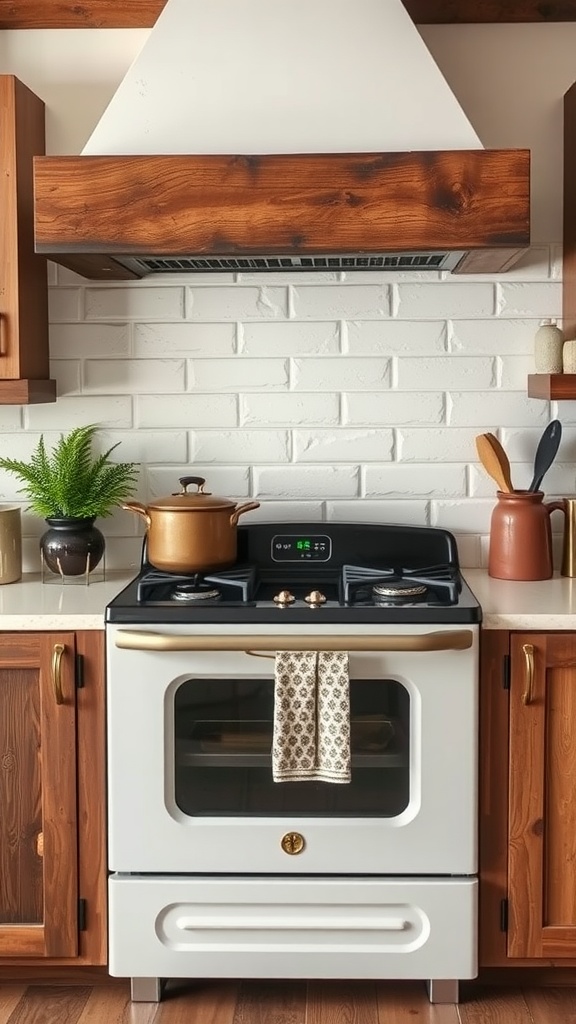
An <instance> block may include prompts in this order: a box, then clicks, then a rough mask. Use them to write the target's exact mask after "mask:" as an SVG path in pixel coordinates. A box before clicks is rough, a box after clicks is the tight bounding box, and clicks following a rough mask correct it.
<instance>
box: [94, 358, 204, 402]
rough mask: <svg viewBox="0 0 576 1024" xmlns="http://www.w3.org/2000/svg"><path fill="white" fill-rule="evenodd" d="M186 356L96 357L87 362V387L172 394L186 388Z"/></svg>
mask: <svg viewBox="0 0 576 1024" xmlns="http://www.w3.org/2000/svg"><path fill="white" fill-rule="evenodd" d="M185 384H186V362H185V360H184V359H122V360H120V359H111V360H107V359H94V360H87V361H86V362H85V364H84V391H92V392H97V393H100V394H102V393H103V392H104V393H106V392H108V394H115V393H126V392H128V393H131V394H134V395H138V394H156V395H162V394H172V393H174V392H178V391H184V389H185Z"/></svg>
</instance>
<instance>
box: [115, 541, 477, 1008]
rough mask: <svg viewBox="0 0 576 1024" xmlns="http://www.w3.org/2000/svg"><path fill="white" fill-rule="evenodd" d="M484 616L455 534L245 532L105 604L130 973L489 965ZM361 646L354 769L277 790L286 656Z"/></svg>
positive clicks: (298, 973)
mask: <svg viewBox="0 0 576 1024" xmlns="http://www.w3.org/2000/svg"><path fill="white" fill-rule="evenodd" d="M479 621H480V608H479V606H478V603H477V601H476V599H475V598H474V595H473V594H472V593H471V592H470V590H469V589H468V587H467V585H466V583H465V582H464V581H463V580H462V577H461V574H460V571H459V566H458V556H457V550H456V545H455V542H454V538H453V537H452V536H451V535H450V534H449V533H447V532H446V531H442V530H434V529H426V528H415V527H394V526H384V525H377V524H375V525H362V526H360V527H359V526H357V525H353V524H342V523H335V524H328V523H315V524H310V523H284V524H278V523H276V524H264V523H258V524H255V525H253V526H245V527H241V528H240V530H239V553H238V561H237V564H236V565H235V566H233V567H231V568H230V569H229V570H225V571H218V572H217V573H215V574H205V575H204V576H203V577H202V578H200V577H194V578H182V577H175V576H173V575H171V574H161V573H158V572H157V571H156V570H155V569H154V568H153V567H152V566H150V565H148V564H147V562H146V556H145V552H144V556H143V565H142V570H141V572H140V574H139V576H138V577H137V578H136V579H135V580H134V581H133V582H132V583H131V584H130V585H129V586H128V587H127V588H126V589H125V590H124V591H122V592H121V593H120V594H119V595H118V596H117V597H116V598H115V599H114V600H113V601H112V603H111V604H110V606H109V607H108V609H107V627H106V628H107V663H108V684H107V685H108V773H109V827H110V842H109V862H110V869H111V872H112V874H111V877H110V883H109V894H110V971H111V973H112V974H113V975H118V976H128V977H130V978H131V979H132V995H133V998H134V999H142V1000H147V999H152V1000H153V999H158V998H159V997H160V979H162V978H166V977H186V978H196V977H198V978H205V977H234V978H241V977H260V978H263V977H268V978H294V977H298V978H305V977H310V978H314V977H322V978H330V977H333V978H341V977H348V978H382V979H386V978H390V979H405V978H423V979H428V980H429V981H430V983H431V985H430V992H431V998H432V999H433V1000H435V1001H456V1000H457V998H458V981H459V979H464V978H471V977H474V976H475V975H476V970H477V952H476V933H477V884H478V883H477V878H476V873H477V824H476V815H477V751H478V711H477V700H478V693H477V690H478V633H479ZM280 650H283V651H286V650H297V651H302V650H304V651H333V650H345V651H347V652H348V654H349V678H350V724H351V737H352V739H351V766H352V767H351V780H350V782H349V783H348V784H346V785H333V784H330V783H327V782H321V781H312V780H307V781H301V782H288V783H286V782H282V783H275V782H274V781H273V779H272V765H271V740H272V721H273V712H274V680H275V660H274V659H275V653H276V652H277V651H280Z"/></svg>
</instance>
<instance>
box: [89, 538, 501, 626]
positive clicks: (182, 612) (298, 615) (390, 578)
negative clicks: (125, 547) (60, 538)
mask: <svg viewBox="0 0 576 1024" xmlns="http://www.w3.org/2000/svg"><path fill="white" fill-rule="evenodd" d="M480 619H481V610H480V606H479V604H478V602H477V600H476V598H475V597H474V595H473V593H472V592H471V590H470V589H469V587H468V586H467V584H466V582H465V581H464V580H463V579H462V576H461V573H460V568H459V564H458V551H457V547H456V542H455V540H454V537H453V536H452V534H450V533H449V532H448V531H446V530H436V529H433V528H427V527H409V526H388V525H380V524H375V523H370V524H357V523H255V524H253V525H251V526H250V525H248V526H241V527H239V528H238V557H237V560H236V562H235V563H234V565H231V566H226V567H215V568H214V569H213V570H211V571H205V572H203V573H182V574H180V573H166V572H162V571H160V570H158V569H157V568H155V567H154V566H153V565H151V564H150V563H149V562H148V560H147V553H146V544H145V543H144V547H143V552H142V565H141V569H140V572H139V574H138V575H137V576H136V578H135V579H134V580H132V582H131V583H129V584H128V586H127V587H125V588H124V590H122V591H121V592H120V593H119V594H118V595H117V596H116V597H115V598H114V599H113V601H112V602H111V603H110V604H109V605H108V608H107V610H106V621H107V622H114V623H124V624H127V623H132V624H137V623H158V624H160V623H166V624H167V623H171V622H173V623H186V622H190V623H198V624H201V623H206V624H207V623H234V622H236V623H242V622H246V623H263V624H264V623H273V624H274V625H275V626H279V625H285V624H288V623H294V624H299V625H300V624H311V623H318V624H320V623H321V622H324V623H334V622H337V623H342V624H346V623H355V622H356V623H362V622H365V623H377V622H381V623H394V622H395V623H427V622H429V623H465V622H468V623H470V622H479V621H480Z"/></svg>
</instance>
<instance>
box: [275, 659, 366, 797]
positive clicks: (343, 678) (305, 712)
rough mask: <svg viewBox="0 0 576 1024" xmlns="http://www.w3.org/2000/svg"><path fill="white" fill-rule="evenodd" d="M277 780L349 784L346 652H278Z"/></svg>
mask: <svg viewBox="0 0 576 1024" xmlns="http://www.w3.org/2000/svg"><path fill="white" fill-rule="evenodd" d="M272 776H273V779H274V782H305V781H307V780H308V779H313V780H314V779H316V780H319V781H321V782H350V680H349V676H348V652H347V651H318V652H316V651H277V652H276V664H275V689H274V737H273V742H272Z"/></svg>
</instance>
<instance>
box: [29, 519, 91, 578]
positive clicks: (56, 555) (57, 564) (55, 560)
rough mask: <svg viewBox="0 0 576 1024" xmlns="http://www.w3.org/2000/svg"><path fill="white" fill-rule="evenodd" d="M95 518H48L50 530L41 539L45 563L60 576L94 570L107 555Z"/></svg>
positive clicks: (81, 574) (75, 574)
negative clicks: (105, 554)
mask: <svg viewBox="0 0 576 1024" xmlns="http://www.w3.org/2000/svg"><path fill="white" fill-rule="evenodd" d="M94 519H95V517H93V518H91V519H72V518H62V519H47V520H46V522H47V523H48V526H49V529H48V530H46V532H45V533H43V534H42V536H41V538H40V550H41V552H42V558H43V559H44V562H45V564H46V565H47V566H48V568H49V569H50V570H51V572H53V573H56V574H57V575H58V576H83V575H86V574H87V573H90V572H92V570H93V569H95V568H96V566H97V565H98V563H99V562H100V560H101V558H102V555H103V554H104V547H105V540H104V536H103V534H102V533H101V532H100V530H99V529H98V528H97V527H96V526H94Z"/></svg>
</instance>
